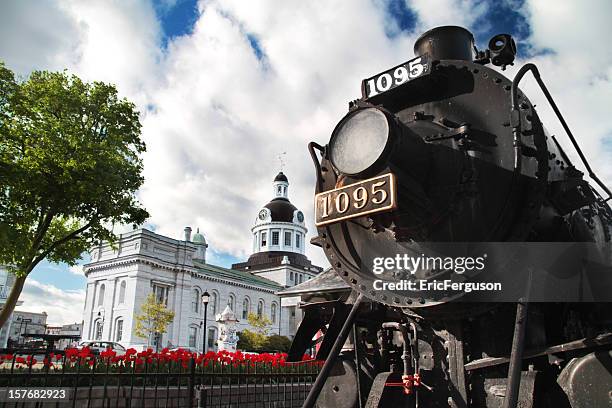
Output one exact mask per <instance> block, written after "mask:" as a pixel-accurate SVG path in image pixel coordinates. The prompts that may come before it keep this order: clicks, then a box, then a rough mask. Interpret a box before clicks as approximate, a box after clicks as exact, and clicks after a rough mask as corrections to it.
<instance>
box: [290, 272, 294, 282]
mask: <svg viewBox="0 0 612 408" xmlns="http://www.w3.org/2000/svg"><path fill="white" fill-rule="evenodd" d="M289 282H291V283H293V272H289Z"/></svg>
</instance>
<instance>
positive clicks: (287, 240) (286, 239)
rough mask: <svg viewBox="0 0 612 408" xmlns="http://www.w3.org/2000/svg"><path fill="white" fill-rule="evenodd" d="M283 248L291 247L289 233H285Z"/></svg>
mask: <svg viewBox="0 0 612 408" xmlns="http://www.w3.org/2000/svg"><path fill="white" fill-rule="evenodd" d="M285 246H287V247H290V246H291V231H285Z"/></svg>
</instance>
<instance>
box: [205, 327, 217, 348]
mask: <svg viewBox="0 0 612 408" xmlns="http://www.w3.org/2000/svg"><path fill="white" fill-rule="evenodd" d="M216 344H217V328H216V327H211V328H210V329H208V338H207V340H206V350H205V351H207V350H212V351H214V350H215V345H216Z"/></svg>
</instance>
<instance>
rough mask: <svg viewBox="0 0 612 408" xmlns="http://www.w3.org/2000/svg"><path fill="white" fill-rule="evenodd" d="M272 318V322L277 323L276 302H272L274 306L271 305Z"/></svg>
mask: <svg viewBox="0 0 612 408" xmlns="http://www.w3.org/2000/svg"><path fill="white" fill-rule="evenodd" d="M270 319H272V323H276V303H272V306H270Z"/></svg>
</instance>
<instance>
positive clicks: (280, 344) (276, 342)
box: [264, 334, 291, 353]
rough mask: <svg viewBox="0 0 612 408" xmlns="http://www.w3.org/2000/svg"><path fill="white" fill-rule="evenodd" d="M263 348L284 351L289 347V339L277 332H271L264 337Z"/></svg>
mask: <svg viewBox="0 0 612 408" xmlns="http://www.w3.org/2000/svg"><path fill="white" fill-rule="evenodd" d="M264 347H265V349H266V350H267V351H280V352H281V353H286V352H288V351H289V348H290V347H291V340H289V338H288V337H285V336H281V335H279V334H273V335H271V336H269V337H268V338H267V339H266V344H265V346H264Z"/></svg>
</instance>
